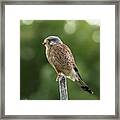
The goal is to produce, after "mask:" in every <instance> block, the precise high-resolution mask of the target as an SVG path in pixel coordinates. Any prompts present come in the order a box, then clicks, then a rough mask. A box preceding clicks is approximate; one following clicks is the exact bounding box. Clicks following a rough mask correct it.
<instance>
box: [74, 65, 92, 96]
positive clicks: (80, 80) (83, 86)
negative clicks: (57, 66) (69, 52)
mask: <svg viewBox="0 0 120 120" xmlns="http://www.w3.org/2000/svg"><path fill="white" fill-rule="evenodd" d="M73 69H74V70H75V72H76V73H77V78H78V80H77V81H78V82H79V83H80V86H81V88H82V90H84V91H87V92H89V93H90V94H93V91H92V90H91V89H90V88H89V87H88V85H86V83H85V82H84V81H83V80H82V77H81V76H80V74H79V71H78V69H77V67H76V66H74V68H73Z"/></svg>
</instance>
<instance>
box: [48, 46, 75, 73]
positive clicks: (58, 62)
mask: <svg viewBox="0 0 120 120" xmlns="http://www.w3.org/2000/svg"><path fill="white" fill-rule="evenodd" d="M50 56H51V62H52V64H53V65H54V66H55V68H56V69H57V70H58V71H60V72H63V73H67V72H68V71H70V70H71V69H72V64H74V58H73V55H72V53H71V50H70V49H69V48H68V46H66V45H65V44H56V45H54V46H53V47H51V51H50Z"/></svg>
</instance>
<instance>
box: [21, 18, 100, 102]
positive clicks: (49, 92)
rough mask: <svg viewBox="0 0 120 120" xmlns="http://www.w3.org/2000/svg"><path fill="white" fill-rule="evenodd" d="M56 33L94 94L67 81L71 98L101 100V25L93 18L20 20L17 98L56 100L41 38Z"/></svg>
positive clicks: (53, 74)
mask: <svg viewBox="0 0 120 120" xmlns="http://www.w3.org/2000/svg"><path fill="white" fill-rule="evenodd" d="M49 35H57V36H59V37H60V38H61V40H62V41H63V42H64V43H65V44H67V45H68V46H69V47H70V49H71V51H72V53H73V55H74V57H75V61H76V64H77V66H78V68H79V71H80V74H81V76H82V77H83V79H84V81H85V82H86V83H87V84H88V85H89V86H90V88H92V90H93V91H94V95H90V94H89V93H87V92H84V91H81V90H80V88H79V87H78V85H77V83H74V82H72V81H71V80H68V93H69V99H70V100H96V99H100V26H99V24H96V21H92V22H91V21H87V20H77V21H66V20H21V21H20V99H21V100H25V99H27V100H59V90H58V83H57V82H56V81H55V80H56V73H55V71H54V69H53V68H52V67H51V66H50V64H49V63H48V61H47V59H46V56H45V48H44V46H43V45H42V42H43V40H44V39H45V38H46V37H47V36H49Z"/></svg>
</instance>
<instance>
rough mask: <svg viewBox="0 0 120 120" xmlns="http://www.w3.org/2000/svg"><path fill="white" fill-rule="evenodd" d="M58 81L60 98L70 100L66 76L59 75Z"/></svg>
mask: <svg viewBox="0 0 120 120" xmlns="http://www.w3.org/2000/svg"><path fill="white" fill-rule="evenodd" d="M57 81H58V83H59V93H60V100H68V92H67V79H66V76H65V75H63V74H61V75H59V76H58V77H57Z"/></svg>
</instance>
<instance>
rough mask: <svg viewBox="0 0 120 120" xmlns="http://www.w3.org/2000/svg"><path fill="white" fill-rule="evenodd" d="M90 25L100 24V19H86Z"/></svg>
mask: <svg viewBox="0 0 120 120" xmlns="http://www.w3.org/2000/svg"><path fill="white" fill-rule="evenodd" d="M86 21H87V22H88V23H89V24H90V25H100V20H86Z"/></svg>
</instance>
